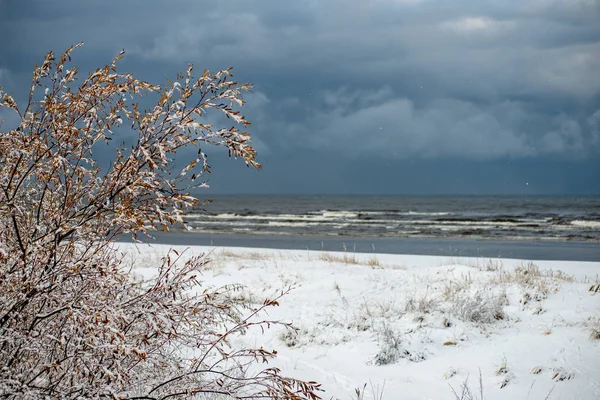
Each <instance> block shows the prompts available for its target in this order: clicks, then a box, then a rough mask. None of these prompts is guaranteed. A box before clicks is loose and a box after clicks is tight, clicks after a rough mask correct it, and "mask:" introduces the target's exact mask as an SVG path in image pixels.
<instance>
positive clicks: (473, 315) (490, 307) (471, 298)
mask: <svg viewBox="0 0 600 400" xmlns="http://www.w3.org/2000/svg"><path fill="white" fill-rule="evenodd" d="M505 304H506V295H505V294H504V293H500V294H483V293H481V292H476V293H474V294H468V293H462V294H459V295H457V296H455V298H454V301H453V304H452V306H453V310H452V311H453V313H454V314H455V315H456V316H458V317H459V318H460V319H462V320H463V321H470V322H474V323H477V324H491V323H494V322H496V321H498V320H503V319H505V318H506V314H505V313H504V305H505Z"/></svg>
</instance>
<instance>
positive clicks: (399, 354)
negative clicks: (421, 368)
mask: <svg viewBox="0 0 600 400" xmlns="http://www.w3.org/2000/svg"><path fill="white" fill-rule="evenodd" d="M377 339H378V341H379V352H378V353H377V354H376V355H375V358H374V360H373V362H374V363H375V365H389V364H394V363H396V362H398V361H399V360H400V359H407V360H409V361H412V362H420V361H423V360H425V355H424V354H423V353H421V352H418V351H409V350H408V349H406V348H405V347H404V346H403V345H402V337H401V336H400V334H398V333H396V332H394V331H393V330H392V329H391V328H390V327H389V326H388V325H387V324H384V325H383V328H382V330H381V331H380V332H379V333H378V338H377Z"/></svg>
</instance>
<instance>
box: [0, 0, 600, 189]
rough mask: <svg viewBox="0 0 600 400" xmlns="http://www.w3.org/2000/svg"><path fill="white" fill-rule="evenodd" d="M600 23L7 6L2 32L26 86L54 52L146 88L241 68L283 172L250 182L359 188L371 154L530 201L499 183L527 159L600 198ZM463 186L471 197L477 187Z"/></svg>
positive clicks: (331, 4) (504, 15)
mask: <svg viewBox="0 0 600 400" xmlns="http://www.w3.org/2000/svg"><path fill="white" fill-rule="evenodd" d="M598 21H600V3H599V2H598V1H594V0H575V1H569V2H566V1H561V0H532V1H525V2H523V1H516V0H510V1H490V2H482V1H475V0H462V1H453V2H448V1H441V0H439V1H437V0H362V1H358V0H329V1H317V0H306V1H302V2H300V1H280V0H263V1H261V2H250V1H245V0H222V1H218V2H208V1H192V0H188V1H183V0H176V1H172V2H162V1H154V0H152V1H129V2H116V1H115V2H111V1H102V2H100V1H87V2H82V1H74V0H63V1H56V2H46V1H42V0H37V1H34V0H28V1H16V0H14V1H13V0H2V1H0V26H1V28H0V33H2V34H3V37H10V38H11V40H8V41H6V40H5V41H3V42H2V44H1V45H0V85H2V86H4V88H5V89H7V90H8V89H10V90H11V91H12V92H14V91H15V90H17V89H18V88H25V87H26V86H27V79H28V78H29V76H30V70H31V66H32V64H33V63H35V62H39V60H40V59H41V57H42V55H43V54H44V53H45V52H46V51H47V50H49V49H54V50H55V51H60V50H62V49H64V48H66V47H67V46H68V45H71V44H73V43H75V42H78V41H80V40H83V41H85V42H86V45H85V47H84V48H83V49H81V50H80V51H79V52H78V53H77V55H76V58H75V61H76V62H77V64H78V65H79V66H80V67H81V69H82V70H84V71H85V70H90V69H92V68H95V67H97V66H98V65H101V64H104V63H106V61H107V60H109V59H110V58H111V57H112V56H113V55H114V54H115V53H116V52H117V51H118V50H119V49H121V48H125V49H126V50H127V51H128V56H127V57H126V59H125V61H124V62H123V69H126V70H127V71H131V72H134V73H136V74H137V75H138V76H140V77H142V78H145V79H152V80H157V79H159V80H164V79H165V78H166V77H172V76H174V74H175V73H176V72H178V71H180V70H182V69H183V68H185V64H186V62H192V63H195V64H197V65H198V66H199V67H209V68H211V69H216V68H220V67H226V66H231V65H233V66H235V72H236V78H238V79H240V80H243V81H251V82H253V83H254V84H255V86H256V90H255V92H254V93H252V94H250V95H249V96H247V99H248V100H249V101H248V106H247V110H246V113H247V114H248V117H249V119H250V120H251V121H253V122H254V125H253V128H252V131H253V133H254V134H255V136H256V145H257V148H258V150H259V151H260V152H261V154H262V158H263V163H264V164H265V171H267V169H268V168H269V164H271V165H273V164H275V166H274V169H273V170H271V171H272V172H264V173H262V174H259V175H254V174H252V175H251V176H250V178H249V179H248V182H249V183H248V184H252V185H254V186H253V187H254V188H257V187H261V188H263V189H262V190H265V191H277V188H282V190H287V191H289V190H288V189H285V188H288V186H289V185H288V184H287V183H285V184H284V183H282V182H289V180H288V177H294V179H293V180H292V181H294V182H300V181H302V179H303V178H302V177H305V178H306V179H310V180H311V183H310V184H308V185H302V184H300V183H297V185H298V186H296V187H297V188H298V190H299V191H302V190H308V191H320V192H326V191H344V190H348V191H353V187H352V185H350V187H349V186H348V185H347V184H346V183H344V182H345V180H344V179H342V178H335V176H336V171H338V172H339V171H344V170H348V171H349V170H351V167H352V166H353V165H356V164H357V160H360V159H364V158H365V157H368V158H369V159H370V160H377V162H370V163H368V165H369V168H370V170H369V173H370V174H371V175H378V176H381V177H382V179H383V180H384V181H385V179H387V178H390V179H388V181H393V179H391V178H392V177H394V176H396V174H397V173H398V172H397V171H399V170H400V169H402V168H406V166H407V165H416V164H410V163H417V164H419V167H420V168H421V170H422V171H424V172H423V173H422V174H421V175H419V172H418V171H416V172H414V174H413V175H412V176H413V177H415V178H414V179H420V178H419V177H420V176H422V177H423V180H424V181H429V182H434V181H436V179H433V178H432V177H431V176H430V177H429V178H425V176H426V175H427V173H426V172H425V171H436V170H439V169H437V167H436V166H440V167H442V166H445V169H446V170H452V171H454V173H464V170H469V169H470V168H473V169H474V170H475V171H479V173H480V175H481V177H483V176H487V177H488V178H486V179H483V180H482V181H481V185H483V186H484V187H487V189H485V190H483V191H484V192H485V191H488V192H489V191H494V190H497V191H499V192H510V191H511V190H512V191H518V190H517V189H518V187H520V186H519V185H520V183H519V182H518V180H511V179H508V178H506V179H504V181H506V182H513V181H514V182H513V183H510V184H509V183H507V184H505V185H504V186H502V185H503V184H502V182H504V181H503V180H502V178H501V176H502V173H501V172H498V171H501V170H502V169H503V168H504V169H506V170H507V171H508V170H510V171H514V167H513V166H511V167H510V168H509V167H508V165H509V162H513V164H512V165H516V164H518V165H523V166H525V165H526V166H527V167H528V168H537V169H539V170H540V171H544V170H546V171H549V170H552V171H554V174H555V176H556V179H563V180H566V181H568V182H566V181H565V182H563V183H564V184H563V183H561V182H556V183H552V182H549V181H548V180H546V179H542V178H541V176H542V175H540V177H538V181H543V182H544V185H541V186H540V187H539V190H540V192H544V190H545V189H544V188H546V189H547V190H546V191H548V192H555V191H565V192H569V191H571V192H573V191H586V190H587V191H589V192H600V183H598V182H599V181H600V179H596V178H600V177H599V176H598V174H600V173H596V174H595V175H594V172H593V171H591V169H593V168H595V167H597V163H596V160H597V159H598V156H599V154H600V79H599V78H598V72H597V71H600V24H599V23H598ZM15 94H18V93H15ZM16 97H17V98H19V97H18V96H16ZM1 116H2V115H0V117H1ZM299 154H303V156H302V157H299V156H298V155H299ZM318 157H326V158H327V163H323V162H322V161H319V160H317V158H318ZM293 160H295V161H293ZM302 163H306V165H305V166H304V167H302ZM407 163H408V164H407ZM461 163H463V164H461ZM515 163H516V164H515ZM519 163H521V164H519ZM308 164H310V165H319V167H318V168H312V167H309V166H308ZM457 165H468V166H470V167H464V168H463V167H460V168H459V167H456V166H457ZM559 165H561V166H562V167H564V168H563V169H560V168H558V166H559ZM567 165H569V167H568V168H567V167H566V166H567ZM236 167H237V166H236ZM223 168H225V170H226V171H229V167H223ZM325 168H326V169H325ZM578 168H580V169H579V170H578ZM583 170H587V172H586V173H582V172H581V171H583ZM298 171H302V172H298ZM323 171H330V175H327V176H326V174H325V173H324V172H323ZM461 171H462V172H461ZM486 171H487V172H486ZM557 171H562V172H561V173H558V172H557ZM578 171H579V172H578ZM590 171H591V172H590ZM578 173H579V175H578V178H577V179H575V178H574V176H575V175H577V174H578ZM303 174H304V175H303ZM339 174H342V173H341V172H339ZM225 175H226V176H227V177H228V178H227V179H232V178H231V176H230V175H227V173H226V174H225ZM442 175H443V174H442ZM580 176H587V177H588V178H590V180H589V181H586V182H587V183H582V181H581V179H580V178H579V177H580ZM261 179H263V180H264V179H266V183H265V181H262V182H261ZM213 180H216V178H215V179H213ZM448 181H452V182H454V185H455V187H456V188H457V190H458V191H461V192H462V191H474V190H475V189H474V187H476V186H477V185H475V186H472V185H470V184H464V182H463V183H462V184H459V182H458V181H457V180H456V179H450V180H449V179H446V180H444V182H448ZM475 181H477V182H479V181H478V179H474V180H472V182H475ZM259 182H260V183H259ZM336 182H337V184H336ZM575 183H577V184H578V185H583V186H582V187H580V186H573V185H574V184H575ZM336 185H337V186H336ZM381 185H383V183H382V184H381ZM403 185H406V183H403ZM431 185H434V183H431ZM486 185H487V186H486ZM242 186H244V185H242ZM376 186H377V185H376ZM413 186H414V188H416V189H415V190H418V191H427V189H423V188H421V187H420V186H419V185H413ZM442 186H443V185H442ZM221 187H222V189H223V190H224V191H227V190H229V189H227V188H226V187H223V186H222V185H221ZM238 187H239V186H238ZM382 187H383V186H382ZM394 187H396V186H393V187H391V188H390V189H389V191H391V192H394V191H397V190H395V189H394ZM502 187H504V189H502ZM302 188H304V189H302ZM319 188H321V189H319ZM379 188H380V186H377V187H373V188H372V190H374V191H380V189H379ZM436 188H438V189H439V188H440V184H439V183H438V185H437V186H436ZM469 188H470V189H469ZM244 190H250V189H248V188H246V189H244ZM436 190H437V189H436ZM436 190H434V189H433V188H432V189H430V191H436ZM448 190H449V191H451V188H449V189H448ZM233 191H235V190H233ZM292 191H293V190H292ZM384 191H385V190H384Z"/></svg>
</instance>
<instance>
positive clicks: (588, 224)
mask: <svg viewBox="0 0 600 400" xmlns="http://www.w3.org/2000/svg"><path fill="white" fill-rule="evenodd" d="M571 225H575V226H576V227H578V228H587V229H598V230H600V221H584V220H579V219H576V220H573V221H571Z"/></svg>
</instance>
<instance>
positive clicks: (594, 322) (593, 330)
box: [582, 317, 600, 340]
mask: <svg viewBox="0 0 600 400" xmlns="http://www.w3.org/2000/svg"><path fill="white" fill-rule="evenodd" d="M582 325H583V326H584V328H585V329H586V330H587V331H588V332H589V334H590V339H592V340H600V318H597V317H596V318H594V317H589V318H587V319H586V320H585V321H583V322H582Z"/></svg>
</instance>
